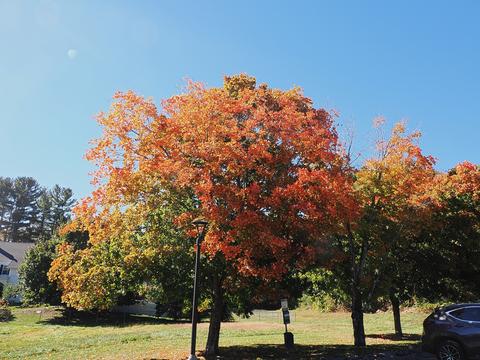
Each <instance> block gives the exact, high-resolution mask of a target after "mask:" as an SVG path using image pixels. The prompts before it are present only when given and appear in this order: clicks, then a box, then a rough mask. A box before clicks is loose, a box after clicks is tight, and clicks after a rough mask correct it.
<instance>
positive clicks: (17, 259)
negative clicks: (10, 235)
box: [0, 241, 35, 268]
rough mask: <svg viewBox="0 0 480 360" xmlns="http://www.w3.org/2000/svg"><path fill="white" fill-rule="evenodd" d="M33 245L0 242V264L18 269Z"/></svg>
mask: <svg viewBox="0 0 480 360" xmlns="http://www.w3.org/2000/svg"><path fill="white" fill-rule="evenodd" d="M33 245H35V244H34V243H18V242H6V241H0V264H2V265H7V266H9V267H10V268H18V266H19V265H20V264H21V263H22V261H23V259H24V258H25V255H26V253H27V251H28V250H29V249H30V248H31V247H32V246H33Z"/></svg>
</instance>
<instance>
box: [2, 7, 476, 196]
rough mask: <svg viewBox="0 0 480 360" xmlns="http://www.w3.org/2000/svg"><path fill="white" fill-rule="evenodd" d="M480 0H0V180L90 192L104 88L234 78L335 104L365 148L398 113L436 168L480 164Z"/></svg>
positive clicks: (156, 94) (162, 90)
mask: <svg viewBox="0 0 480 360" xmlns="http://www.w3.org/2000/svg"><path fill="white" fill-rule="evenodd" d="M479 16H480V2H476V1H455V2H453V1H439V0H436V1H395V2H394V1H353V0H352V1H341V0H336V1H333V0H331V1H278V0H277V1H273V0H272V1H168V2H167V1H133V0H132V1H105V0H102V1H21V0H20V1H14V0H0V153H1V154H2V155H3V156H2V160H1V162H0V176H21V175H26V176H27V175H28V176H33V177H35V178H36V179H38V180H39V182H40V183H41V184H43V185H45V186H52V185H53V184H55V183H58V184H61V185H63V186H69V187H71V188H72V189H73V190H74V192H75V194H76V196H77V197H81V196H84V195H86V194H88V192H89V191H90V190H91V188H90V185H89V176H88V172H89V171H91V170H92V168H91V166H90V165H89V164H88V163H87V161H86V160H84V159H83V155H84V153H85V151H86V150H87V148H88V141H89V140H90V139H92V138H94V137H96V136H98V134H99V128H98V127H97V126H96V123H95V121H94V119H93V117H94V115H95V114H96V113H98V112H99V111H101V110H107V109H108V106H109V104H110V102H111V96H112V95H113V93H114V92H115V91H116V90H128V89H133V90H135V91H136V92H138V93H140V94H142V95H145V96H151V97H153V98H154V99H155V100H156V101H160V100H161V99H162V98H166V97H169V96H171V95H173V94H175V93H178V92H179V91H181V88H182V86H183V84H184V79H185V78H192V79H194V80H198V81H202V82H204V83H206V84H207V85H211V86H218V85H220V84H221V82H222V78H223V76H224V75H228V74H234V73H239V72H246V73H249V74H250V75H254V76H256V77H257V79H258V81H259V82H266V83H268V84H269V85H270V86H272V87H279V88H285V89H286V88H290V87H291V86H293V85H299V86H301V87H302V88H303V89H304V91H305V94H306V95H307V96H309V97H311V98H312V99H313V100H314V102H315V105H316V106H318V107H326V108H327V109H336V110H337V111H339V112H340V114H341V119H340V121H341V122H342V123H345V124H348V127H349V128H353V129H354V132H355V137H356V138H355V141H356V148H357V150H358V151H361V152H362V153H363V154H365V155H366V154H368V152H369V149H370V147H369V146H368V144H369V142H370V141H371V140H372V138H373V135H374V134H373V131H372V130H371V124H372V119H373V118H374V117H376V116H379V115H383V116H384V117H386V118H387V120H388V121H390V122H394V121H397V120H400V119H406V120H407V121H408V124H409V128H410V129H418V130H421V131H422V132H423V134H424V137H423V140H422V145H423V147H424V149H425V151H426V152H427V153H430V154H432V155H434V156H435V157H436V158H437V159H438V168H439V169H441V170H445V169H448V168H450V167H452V166H453V165H454V164H455V163H457V162H460V161H463V160H467V159H468V160H470V161H473V162H477V163H480V151H479V146H478V141H479V134H480V122H479V120H480V116H479V113H480V101H479V100H480V71H479V70H480V69H479V66H480V41H479V38H480V22H479V21H478V17H479Z"/></svg>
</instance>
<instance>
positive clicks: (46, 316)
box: [0, 308, 425, 359]
mask: <svg viewBox="0 0 480 360" xmlns="http://www.w3.org/2000/svg"><path fill="white" fill-rule="evenodd" d="M38 310H40V308H38V309H37V308H31V309H22V308H16V309H14V315H15V319H14V320H12V321H10V322H7V323H0V359H182V358H186V357H187V356H188V350H189V346H190V331H191V328H190V324H189V323H186V322H184V323H175V322H172V321H169V320H167V319H153V318H147V317H129V318H126V319H124V318H123V317H119V318H115V319H96V318H95V317H90V318H83V319H69V320H67V319H66V318H65V317H62V316H61V315H62V314H61V312H60V310H59V309H57V308H42V314H38V313H37V311H38ZM277 313H279V312H277ZM277 313H272V312H263V311H262V312H259V313H256V314H254V315H253V316H252V317H251V318H249V319H236V321H234V322H229V323H223V324H222V332H221V337H220V348H221V352H222V358H225V359H257V358H259V359H273V358H276V359H278V358H292V359H299V358H323V356H326V355H329V354H335V355H337V356H339V355H340V356H346V354H348V353H352V352H354V351H355V350H354V349H353V347H352V346H351V344H352V329H351V319H350V314H348V313H318V312H316V311H313V310H298V311H295V312H294V314H293V315H294V316H293V317H292V324H291V325H290V326H289V331H291V332H293V334H294V336H295V343H296V350H295V351H294V352H291V353H288V352H286V351H285V350H284V348H283V346H282V344H283V331H284V326H283V324H281V320H280V317H279V316H278V315H276V314H277ZM424 318H425V314H423V313H418V312H405V313H403V314H402V321H403V328H404V332H405V334H407V335H406V336H405V338H404V339H400V340H398V339H394V338H393V337H392V335H391V333H392V326H393V324H392V323H393V321H392V316H391V313H378V314H367V315H365V326H366V332H367V344H368V347H367V349H366V350H363V352H365V351H366V352H371V351H380V350H382V351H383V350H388V349H391V350H396V349H406V348H408V346H409V345H412V344H416V343H417V342H418V339H419V335H420V334H421V323H422V321H423V319H424ZM207 331H208V323H206V322H204V323H201V324H199V328H198V341H197V348H199V349H202V348H203V347H204V345H205V341H206V336H207Z"/></svg>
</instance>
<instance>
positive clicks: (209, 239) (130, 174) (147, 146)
mask: <svg viewBox="0 0 480 360" xmlns="http://www.w3.org/2000/svg"><path fill="white" fill-rule="evenodd" d="M97 119H98V122H99V124H100V125H101V126H102V128H103V134H102V136H101V137H100V138H99V139H97V140H95V141H93V143H92V148H91V149H90V151H89V152H88V154H87V159H89V160H90V161H92V162H93V163H94V164H95V165H96V166H97V170H96V171H95V173H94V175H93V184H94V185H95V186H96V190H95V191H94V192H93V193H92V195H91V196H89V197H88V198H86V199H84V200H83V201H82V202H81V203H80V205H79V206H78V207H77V208H76V209H75V211H74V213H75V220H74V222H72V224H70V225H69V226H68V227H67V228H66V229H65V231H69V230H72V229H76V228H81V229H82V230H87V231H88V232H89V234H90V241H91V243H97V242H102V241H103V240H105V239H107V238H111V237H120V238H124V239H125V241H128V234H131V233H132V232H133V231H135V230H136V229H138V228H139V227H141V226H142V223H143V222H144V221H145V218H146V216H147V215H148V214H149V213H150V212H151V211H152V210H154V209H155V208H156V207H158V206H162V202H161V200H159V199H162V198H163V196H164V194H166V193H169V194H175V193H182V194H185V193H188V194H191V197H192V198H193V199H194V201H195V202H196V209H195V210H194V211H185V212H183V213H182V214H181V215H180V216H179V217H178V218H177V224H178V226H179V227H182V226H184V227H188V226H189V223H190V221H191V220H192V219H193V218H195V217H197V216H202V217H204V218H206V219H208V221H209V222H210V227H209V232H208V234H207V236H206V239H205V246H204V247H203V248H202V250H203V249H204V250H205V251H206V252H207V253H208V254H209V255H214V254H215V253H217V252H221V253H222V254H223V255H224V256H225V258H226V259H227V260H228V261H230V262H231V263H232V264H234V266H235V267H236V268H237V269H238V271H240V272H241V273H243V274H245V275H254V276H260V277H262V278H272V277H276V278H279V277H281V276H282V275H283V274H284V273H285V272H286V271H287V270H288V269H289V268H291V266H292V265H293V266H301V265H303V264H306V263H308V262H309V261H311V260H312V259H313V258H314V251H315V250H314V249H315V247H318V243H319V242H321V241H322V240H324V239H326V238H328V236H329V235H330V234H331V233H333V232H337V231H341V229H340V225H339V224H340V223H341V221H340V219H342V221H344V220H345V219H353V218H355V217H356V216H357V205H356V201H355V199H354V197H353V195H352V194H353V192H352V190H351V188H352V177H351V176H350V169H349V168H348V166H347V164H346V161H345V159H344V157H343V155H342V152H341V147H340V145H339V140H338V136H337V133H336V131H335V128H334V122H333V118H332V115H331V114H329V113H328V112H327V111H325V110H323V109H316V108H314V107H313V105H312V102H311V100H310V99H308V98H306V97H305V96H304V95H303V94H302V92H301V91H300V90H299V89H298V88H294V89H292V90H288V91H282V90H277V89H270V88H268V87H267V86H266V85H260V86H256V82H255V79H254V78H251V77H248V76H246V75H238V76H233V77H226V78H225V86H224V87H223V88H206V87H204V86H203V85H202V84H199V83H194V82H190V83H188V86H187V89H186V91H185V93H183V94H181V95H177V96H173V97H171V98H169V99H167V100H164V101H163V102H162V107H161V109H158V108H157V107H156V106H155V104H154V103H153V101H152V100H150V99H145V98H143V97H141V96H139V95H136V94H135V93H133V92H132V91H129V92H126V93H117V94H115V96H114V103H113V105H112V107H111V109H110V111H109V112H108V113H101V114H99V116H98V117H97ZM169 198H170V199H171V198H172V197H171V196H170V197H169ZM179 206H181V204H180V205H179Z"/></svg>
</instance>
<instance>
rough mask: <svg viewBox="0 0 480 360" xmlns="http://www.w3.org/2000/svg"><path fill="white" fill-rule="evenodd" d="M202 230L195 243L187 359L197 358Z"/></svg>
mask: <svg viewBox="0 0 480 360" xmlns="http://www.w3.org/2000/svg"><path fill="white" fill-rule="evenodd" d="M202 237H203V232H202V233H201V234H199V235H198V236H197V240H196V245H197V253H196V255H195V278H194V280H193V308H192V344H191V347H190V356H189V357H188V359H189V360H197V356H196V355H195V347H196V344H197V321H198V312H197V302H198V291H197V286H198V275H199V271H200V244H201V243H202Z"/></svg>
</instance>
